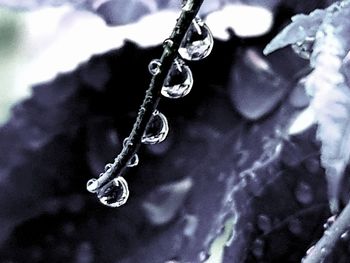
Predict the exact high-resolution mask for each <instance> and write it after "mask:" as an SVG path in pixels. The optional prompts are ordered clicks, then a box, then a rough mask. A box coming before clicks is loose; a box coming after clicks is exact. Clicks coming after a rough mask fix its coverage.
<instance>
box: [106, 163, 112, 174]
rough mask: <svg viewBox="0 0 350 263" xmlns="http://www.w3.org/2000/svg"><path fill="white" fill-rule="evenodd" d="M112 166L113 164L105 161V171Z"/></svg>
mask: <svg viewBox="0 0 350 263" xmlns="http://www.w3.org/2000/svg"><path fill="white" fill-rule="evenodd" d="M112 166H113V164H111V163H107V164H106V166H105V172H106V171H108V170H109V169H111V167H112Z"/></svg>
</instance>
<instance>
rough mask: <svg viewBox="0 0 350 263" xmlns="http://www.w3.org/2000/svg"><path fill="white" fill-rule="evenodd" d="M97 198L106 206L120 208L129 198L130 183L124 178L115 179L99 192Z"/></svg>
mask: <svg viewBox="0 0 350 263" xmlns="http://www.w3.org/2000/svg"><path fill="white" fill-rule="evenodd" d="M97 197H98V198H99V200H100V202H101V203H102V204H104V205H106V206H110V207H119V206H121V205H123V204H125V203H126V201H127V200H128V198H129V188H128V183H127V182H126V181H125V179H124V178H123V177H117V178H114V179H113V180H112V181H110V182H109V183H107V184H106V185H105V186H103V187H102V188H101V190H99V192H98V194H97Z"/></svg>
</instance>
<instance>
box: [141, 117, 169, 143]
mask: <svg viewBox="0 0 350 263" xmlns="http://www.w3.org/2000/svg"><path fill="white" fill-rule="evenodd" d="M168 132H169V125H168V121H167V118H166V117H165V116H164V114H162V113H160V112H159V111H157V110H156V111H154V112H153V116H152V118H151V120H150V121H149V123H148V125H147V128H146V130H145V133H144V134H143V136H142V139H141V142H142V143H145V144H156V143H160V142H162V141H164V140H165V138H166V137H167V135H168Z"/></svg>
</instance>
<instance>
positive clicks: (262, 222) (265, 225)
mask: <svg viewBox="0 0 350 263" xmlns="http://www.w3.org/2000/svg"><path fill="white" fill-rule="evenodd" d="M257 224H258V227H259V228H260V229H261V230H262V231H263V232H264V233H267V232H269V231H270V230H271V227H272V225H271V220H270V218H269V217H268V216H266V215H259V216H258V220H257Z"/></svg>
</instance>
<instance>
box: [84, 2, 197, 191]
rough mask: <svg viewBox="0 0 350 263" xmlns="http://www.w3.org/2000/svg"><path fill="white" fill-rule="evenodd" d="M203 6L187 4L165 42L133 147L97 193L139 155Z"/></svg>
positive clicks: (108, 173)
mask: <svg viewBox="0 0 350 263" xmlns="http://www.w3.org/2000/svg"><path fill="white" fill-rule="evenodd" d="M202 3H203V0H187V1H186V2H185V4H184V6H183V8H182V12H181V15H180V17H179V18H178V19H177V23H176V25H175V28H174V30H173V32H172V34H171V36H170V37H169V38H168V39H167V40H166V41H164V51H163V54H162V56H161V58H160V63H161V65H160V72H159V73H158V74H156V75H154V76H153V77H152V79H151V83H150V85H149V88H148V90H147V91H146V95H145V98H144V100H143V103H142V105H141V107H140V109H139V112H138V116H137V119H136V122H135V123H134V126H133V129H132V131H131V133H130V135H129V143H128V144H127V145H126V147H124V148H123V150H122V151H121V152H120V154H119V155H118V156H117V158H116V159H115V161H114V163H113V164H112V165H111V167H110V168H109V169H108V170H107V171H106V172H105V173H104V174H103V175H102V176H101V177H100V178H98V179H97V180H96V182H95V183H94V184H93V185H91V186H90V187H92V188H93V190H96V191H97V190H98V189H100V188H101V187H103V186H104V185H105V184H107V183H108V182H109V181H111V180H113V178H115V177H116V176H119V175H121V174H122V173H123V171H124V169H125V167H126V165H127V163H128V161H129V160H130V159H131V158H132V157H133V156H134V155H135V154H136V152H137V150H138V148H139V147H140V144H141V138H142V135H143V134H144V131H145V129H146V127H147V124H148V122H149V120H150V118H151V117H152V113H153V112H154V110H155V109H156V108H157V105H158V102H159V99H160V96H161V95H160V92H161V89H162V87H163V83H164V81H165V79H166V77H167V75H168V72H169V70H170V68H171V66H172V63H173V62H174V60H175V58H176V57H177V56H178V49H179V47H180V44H181V42H182V39H183V38H184V36H185V34H186V32H187V30H188V28H189V27H190V25H191V23H192V20H193V19H194V18H195V17H196V15H197V13H198V11H199V9H200V7H201V5H202Z"/></svg>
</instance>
